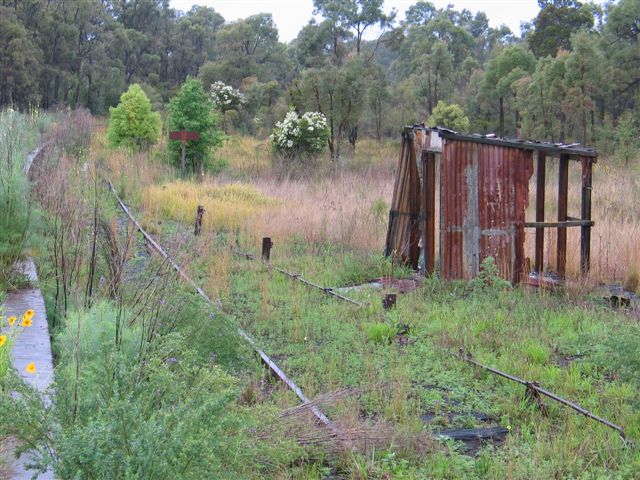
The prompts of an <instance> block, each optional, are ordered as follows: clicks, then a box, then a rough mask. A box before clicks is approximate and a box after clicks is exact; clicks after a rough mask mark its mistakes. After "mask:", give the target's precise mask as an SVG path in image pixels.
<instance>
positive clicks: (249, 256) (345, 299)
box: [233, 251, 364, 307]
mask: <svg viewBox="0 0 640 480" xmlns="http://www.w3.org/2000/svg"><path fill="white" fill-rule="evenodd" d="M233 253H234V254H235V255H238V256H239V257H243V258H246V259H247V260H255V259H256V257H255V255H253V254H251V253H245V252H236V251H234V252H233ZM264 264H265V265H266V266H267V268H271V269H273V270H275V271H276V272H278V273H281V274H283V275H285V276H287V277H289V278H291V279H293V280H298V281H299V282H301V283H304V284H305V285H307V286H309V287H311V288H316V289H318V290H322V291H323V292H324V293H325V294H327V295H329V296H332V297H334V298H337V299H338V300H342V301H343V302H347V303H351V304H352V305H356V306H358V307H364V304H363V303H361V302H358V301H357V300H353V299H352V298H349V297H345V296H344V295H341V294H339V293H338V292H336V291H335V290H334V289H333V288H331V287H323V286H321V285H316V284H315V283H313V282H310V281H309V280H307V279H305V278H304V277H302V275H300V274H298V273H294V272H289V271H287V270H285V269H283V268H280V267H276V266H275V265H272V264H271V263H269V262H264Z"/></svg>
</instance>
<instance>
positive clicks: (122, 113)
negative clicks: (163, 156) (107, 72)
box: [107, 83, 162, 149]
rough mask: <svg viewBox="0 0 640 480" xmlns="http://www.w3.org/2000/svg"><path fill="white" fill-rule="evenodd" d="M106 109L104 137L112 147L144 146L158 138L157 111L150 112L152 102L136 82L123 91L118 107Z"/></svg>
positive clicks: (158, 115)
mask: <svg viewBox="0 0 640 480" xmlns="http://www.w3.org/2000/svg"><path fill="white" fill-rule="evenodd" d="M109 112H110V113H111V120H110V121H109V129H108V131H107V140H108V141H109V144H111V145H112V146H114V147H119V146H121V145H123V146H128V147H135V148H139V149H146V148H148V147H149V146H151V145H154V144H156V143H158V140H160V133H161V131H162V120H161V119H160V114H159V113H156V112H152V111H151V102H149V98H148V97H147V94H146V93H144V90H142V87H140V85H138V84H137V83H134V84H133V85H131V86H130V87H129V90H127V91H126V92H125V93H123V94H122V96H121V97H120V103H119V104H118V106H117V107H111V108H110V109H109Z"/></svg>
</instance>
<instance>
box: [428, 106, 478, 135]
mask: <svg viewBox="0 0 640 480" xmlns="http://www.w3.org/2000/svg"><path fill="white" fill-rule="evenodd" d="M427 123H428V124H429V126H432V127H445V128H450V129H452V130H457V131H459V132H468V131H469V125H470V123H469V118H468V117H467V116H466V115H465V114H464V111H463V110H462V108H461V107H460V105H457V104H455V103H452V104H446V103H444V102H443V101H439V102H438V104H437V105H436V107H435V108H434V109H433V113H432V114H431V116H430V117H429V120H428V121H427Z"/></svg>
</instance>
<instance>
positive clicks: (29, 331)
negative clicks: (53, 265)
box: [3, 258, 54, 480]
mask: <svg viewBox="0 0 640 480" xmlns="http://www.w3.org/2000/svg"><path fill="white" fill-rule="evenodd" d="M20 267H21V269H22V271H23V272H24V273H25V274H26V275H27V276H28V277H29V279H30V280H31V282H32V283H33V284H34V285H37V282H38V275H37V273H36V267H35V264H34V263H33V260H32V259H30V258H29V259H28V260H26V261H25V262H23V263H22V264H21V265H20ZM29 309H33V310H34V311H35V315H34V317H33V324H32V326H31V327H27V328H24V331H23V332H22V333H21V334H20V336H19V337H18V338H17V340H16V342H15V343H14V345H13V347H12V349H11V359H12V363H13V366H14V368H15V369H16V370H17V372H18V373H19V374H20V376H21V377H22V378H23V379H24V380H25V382H26V383H27V384H29V385H31V386H32V387H34V388H36V389H37V390H38V391H40V392H42V394H43V395H45V399H46V398H48V397H47V389H48V388H49V387H50V386H51V383H52V382H53V357H52V355H51V340H50V337H49V326H48V323H47V313H46V311H45V307H44V299H43V298H42V293H41V292H40V289H38V288H29V289H24V290H19V291H16V292H12V293H9V294H8V295H7V297H6V299H5V302H4V309H3V310H4V311H3V315H4V316H5V318H6V317H10V316H14V315H15V316H16V317H18V321H20V319H21V318H22V315H23V314H24V312H25V311H26V310H29ZM18 328H20V327H18ZM30 362H34V363H35V365H36V373H35V374H31V373H28V372H27V371H26V366H27V364H29V363H30ZM33 455H34V454H33V453H30V452H27V453H25V454H23V455H22V456H21V457H20V458H19V459H17V460H16V461H15V463H14V464H13V465H12V470H13V474H12V477H11V478H12V479H14V480H29V479H32V478H34V477H33V475H34V472H33V471H28V470H27V469H26V465H27V464H28V463H31V462H33V458H34V457H33ZM35 478H37V479H38V480H52V479H53V478H54V477H53V473H52V472H46V473H43V474H40V475H38V476H37V477H35Z"/></svg>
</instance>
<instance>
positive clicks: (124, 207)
mask: <svg viewBox="0 0 640 480" xmlns="http://www.w3.org/2000/svg"><path fill="white" fill-rule="evenodd" d="M109 189H110V190H111V193H112V194H113V196H114V197H115V198H116V201H117V202H118V205H119V206H120V208H121V209H122V211H123V212H124V213H125V214H126V215H127V217H128V218H129V220H131V221H132V222H133V224H134V225H135V226H136V228H137V229H138V231H139V232H140V233H141V234H142V236H143V237H144V238H145V240H146V241H147V243H148V244H149V245H151V246H152V247H153V248H154V250H156V251H157V252H158V253H159V254H160V255H161V256H162V257H163V258H165V259H166V260H167V261H168V262H169V263H170V264H171V266H172V267H173V268H174V269H175V271H176V272H178V275H180V277H181V278H182V279H183V280H184V281H185V282H186V283H188V284H189V285H191V286H192V287H193V288H194V289H195V291H196V292H197V293H198V294H199V295H200V296H201V297H202V298H203V299H204V301H205V302H206V303H207V304H208V305H209V306H210V307H212V308H214V309H216V310H217V311H218V312H219V313H221V314H223V315H228V314H227V313H226V312H224V311H223V310H222V303H221V302H220V299H216V300H215V302H214V301H212V300H211V299H210V298H209V296H208V295H207V294H206V293H204V291H203V290H202V288H200V287H199V286H198V285H197V284H196V283H195V282H194V281H193V280H192V279H191V278H189V276H188V275H187V274H186V273H184V271H183V270H182V268H180V266H179V265H178V264H177V263H176V262H175V260H173V259H172V258H171V257H170V256H169V254H168V253H167V252H166V251H165V250H164V249H163V248H162V246H160V244H159V243H158V242H156V241H155V240H154V239H153V237H151V235H149V234H148V233H147V232H146V230H145V229H144V228H142V225H140V223H139V222H138V220H136V218H135V217H134V216H133V215H132V214H131V211H130V210H129V208H128V207H127V205H126V204H125V203H124V202H123V201H122V199H121V198H120V196H119V195H118V193H117V192H116V189H115V188H114V187H113V184H112V183H111V181H109ZM237 332H238V335H240V337H242V338H243V339H244V340H245V341H246V342H247V343H248V344H249V345H251V348H253V350H254V351H255V352H256V353H257V354H258V356H259V357H260V360H261V361H262V363H264V364H265V365H266V367H267V368H268V369H269V370H270V371H271V372H272V373H273V374H274V375H276V376H277V377H278V378H279V379H280V380H281V381H282V382H283V383H284V384H285V385H287V387H289V388H290V389H291V390H292V391H293V393H295V394H296V396H297V397H298V399H299V400H300V401H301V402H302V403H303V404H304V403H309V402H310V400H309V398H307V396H306V395H305V394H304V393H303V392H302V390H301V389H300V387H298V386H297V385H296V384H295V382H294V381H293V380H291V379H290V378H289V377H287V375H286V374H285V373H284V372H283V371H282V369H280V367H278V365H277V364H276V363H275V362H274V361H273V360H271V358H269V356H268V355H267V354H266V353H265V352H264V351H263V350H262V349H260V348H259V347H258V345H257V343H256V341H255V340H254V339H253V338H251V337H250V336H249V334H248V333H247V332H245V331H244V330H243V329H242V328H240V327H238V328H237ZM310 410H311V412H312V413H313V415H314V416H315V417H316V418H317V419H318V421H320V423H322V424H323V425H325V426H327V427H332V426H333V423H332V422H331V420H329V418H328V417H327V416H326V415H325V414H324V413H323V412H322V410H320V409H319V408H318V407H317V406H312V407H311V408H310Z"/></svg>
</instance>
